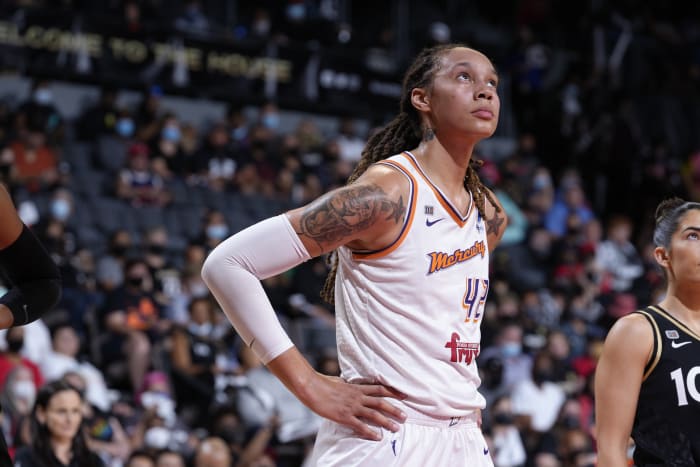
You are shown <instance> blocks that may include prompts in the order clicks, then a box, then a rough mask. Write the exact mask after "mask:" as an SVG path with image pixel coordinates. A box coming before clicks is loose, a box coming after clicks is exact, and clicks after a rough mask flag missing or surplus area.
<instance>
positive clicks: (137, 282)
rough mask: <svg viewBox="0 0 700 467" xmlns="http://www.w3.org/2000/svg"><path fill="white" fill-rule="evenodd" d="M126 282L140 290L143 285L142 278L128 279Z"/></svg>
mask: <svg viewBox="0 0 700 467" xmlns="http://www.w3.org/2000/svg"><path fill="white" fill-rule="evenodd" d="M126 281H127V282H128V283H129V285H131V286H133V287H138V288H140V287H141V285H143V277H129V278H128V279H127V280H126Z"/></svg>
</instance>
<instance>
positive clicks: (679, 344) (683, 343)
mask: <svg viewBox="0 0 700 467" xmlns="http://www.w3.org/2000/svg"><path fill="white" fill-rule="evenodd" d="M688 344H692V342H690V341H684V342H676V341H671V347H673V348H674V349H678V348H680V347H683V346H684V345H688Z"/></svg>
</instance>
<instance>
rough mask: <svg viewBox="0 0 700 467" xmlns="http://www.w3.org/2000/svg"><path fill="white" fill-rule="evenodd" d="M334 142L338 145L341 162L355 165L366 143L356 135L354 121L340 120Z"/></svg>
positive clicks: (348, 119)
mask: <svg viewBox="0 0 700 467" xmlns="http://www.w3.org/2000/svg"><path fill="white" fill-rule="evenodd" d="M335 141H336V142H337V143H338V150H339V154H340V159H341V160H343V161H348V162H352V163H357V162H358V161H359V160H360V157H361V156H362V150H363V149H364V148H365V143H366V141H365V140H364V139H363V138H360V136H359V135H358V134H357V130H356V129H355V122H354V120H352V119H350V118H343V119H341V121H340V127H339V128H338V136H336V138H335Z"/></svg>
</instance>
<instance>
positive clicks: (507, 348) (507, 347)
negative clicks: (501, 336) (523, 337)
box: [501, 342, 522, 358]
mask: <svg viewBox="0 0 700 467" xmlns="http://www.w3.org/2000/svg"><path fill="white" fill-rule="evenodd" d="M501 351H502V352H503V356H504V357H506V358H509V357H517V356H518V355H520V352H521V351H522V345H520V344H519V343H518V342H507V343H505V344H503V345H502V346H501Z"/></svg>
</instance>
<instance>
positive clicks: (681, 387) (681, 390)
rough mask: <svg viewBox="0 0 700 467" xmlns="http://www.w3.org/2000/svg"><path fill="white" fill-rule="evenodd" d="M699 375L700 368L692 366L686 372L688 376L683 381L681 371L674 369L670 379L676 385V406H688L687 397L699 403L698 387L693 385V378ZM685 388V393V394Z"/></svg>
mask: <svg viewBox="0 0 700 467" xmlns="http://www.w3.org/2000/svg"><path fill="white" fill-rule="evenodd" d="M698 374H700V366H694V367H693V368H691V369H690V371H688V374H687V375H686V377H685V381H684V380H683V369H682V368H676V369H675V370H673V371H672V372H671V379H672V380H673V382H674V383H676V393H677V394H678V406H679V407H681V406H684V405H688V396H687V394H689V395H690V397H691V398H692V399H693V400H694V401H695V402H700V392H698V387H697V386H696V385H695V378H696V377H697V376H698ZM686 388H687V392H686Z"/></svg>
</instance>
